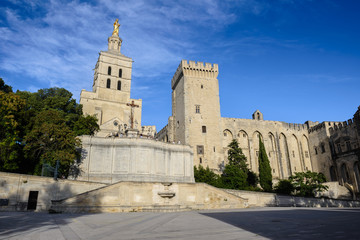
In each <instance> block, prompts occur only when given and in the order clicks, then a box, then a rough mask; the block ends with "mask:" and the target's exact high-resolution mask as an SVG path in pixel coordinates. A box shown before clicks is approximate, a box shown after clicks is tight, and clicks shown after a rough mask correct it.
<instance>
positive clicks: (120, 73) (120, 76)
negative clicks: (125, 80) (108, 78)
mask: <svg viewBox="0 0 360 240" xmlns="http://www.w3.org/2000/svg"><path fill="white" fill-rule="evenodd" d="M119 78H122V69H121V68H120V69H119Z"/></svg>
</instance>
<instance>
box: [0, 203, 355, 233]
mask: <svg viewBox="0 0 360 240" xmlns="http://www.w3.org/2000/svg"><path fill="white" fill-rule="evenodd" d="M0 239H11V240H14V239H36V240H41V239H51V240H56V239H59V240H60V239H61V240H63V239H69V240H77V239H87V240H91V239H109V240H110V239H206V240H211V239H220V240H226V239H317V240H318V239H360V209H353V208H352V209H345V208H253V209H238V210H225V211H224V210H213V211H193V212H176V213H101V214H47V213H34V212H0Z"/></svg>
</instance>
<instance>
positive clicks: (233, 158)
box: [228, 139, 247, 170]
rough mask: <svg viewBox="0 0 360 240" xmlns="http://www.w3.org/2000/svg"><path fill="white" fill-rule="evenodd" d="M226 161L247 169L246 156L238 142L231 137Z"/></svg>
mask: <svg viewBox="0 0 360 240" xmlns="http://www.w3.org/2000/svg"><path fill="white" fill-rule="evenodd" d="M228 147H229V150H228V161H229V164H231V165H236V166H238V167H239V168H240V169H242V170H247V164H246V157H245V155H244V154H243V152H242V150H241V148H240V147H239V143H238V142H237V140H236V139H233V140H232V141H231V142H230V144H229V146H228Z"/></svg>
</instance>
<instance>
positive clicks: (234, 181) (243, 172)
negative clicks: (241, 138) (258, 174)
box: [221, 139, 249, 189]
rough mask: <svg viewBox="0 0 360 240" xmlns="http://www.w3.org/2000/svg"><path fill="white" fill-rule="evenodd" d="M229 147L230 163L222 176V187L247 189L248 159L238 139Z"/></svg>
mask: <svg viewBox="0 0 360 240" xmlns="http://www.w3.org/2000/svg"><path fill="white" fill-rule="evenodd" d="M228 147H229V150H228V161H229V163H228V164H227V165H226V166H225V168H224V171H223V173H222V175H221V182H222V185H223V187H224V188H230V189H246V188H247V187H248V186H249V183H248V181H247V179H248V168H247V164H246V157H245V155H244V154H243V152H242V150H241V148H240V147H239V144H238V142H237V141H236V139H233V140H232V141H231V142H230V144H229V146H228Z"/></svg>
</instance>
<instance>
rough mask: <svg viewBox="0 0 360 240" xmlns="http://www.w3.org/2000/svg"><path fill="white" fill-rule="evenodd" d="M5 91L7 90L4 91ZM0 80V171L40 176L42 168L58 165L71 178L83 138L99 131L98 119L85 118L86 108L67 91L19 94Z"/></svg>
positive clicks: (21, 92) (43, 90) (22, 92)
mask: <svg viewBox="0 0 360 240" xmlns="http://www.w3.org/2000/svg"><path fill="white" fill-rule="evenodd" d="M3 89H7V92H6V91H3ZM9 89H10V90H11V87H10V86H8V85H6V84H5V83H4V82H3V80H2V79H1V80H0V90H1V91H0V100H1V103H2V104H1V105H0V117H1V119H0V121H1V122H0V127H1V129H0V144H1V146H2V147H1V151H0V154H1V155H0V157H1V159H0V170H3V171H14V172H19V173H29V174H40V172H41V170H40V168H41V166H42V164H44V163H48V164H50V165H52V166H55V162H56V161H57V160H59V162H60V170H61V171H62V174H63V175H65V176H66V175H67V170H68V168H69V166H70V164H71V163H72V161H73V160H74V159H75V158H76V157H77V156H78V153H77V151H76V149H77V147H80V146H81V143H80V140H79V139H78V138H77V136H79V135H85V134H86V135H93V134H94V133H95V132H96V131H98V130H99V126H98V124H97V120H96V118H95V117H94V116H83V114H82V106H81V105H80V104H77V103H76V101H75V99H73V98H72V93H70V92H69V91H67V90H66V89H64V88H49V89H40V90H38V91H37V92H35V93H30V92H26V91H17V92H16V94H15V93H12V92H11V91H9Z"/></svg>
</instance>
